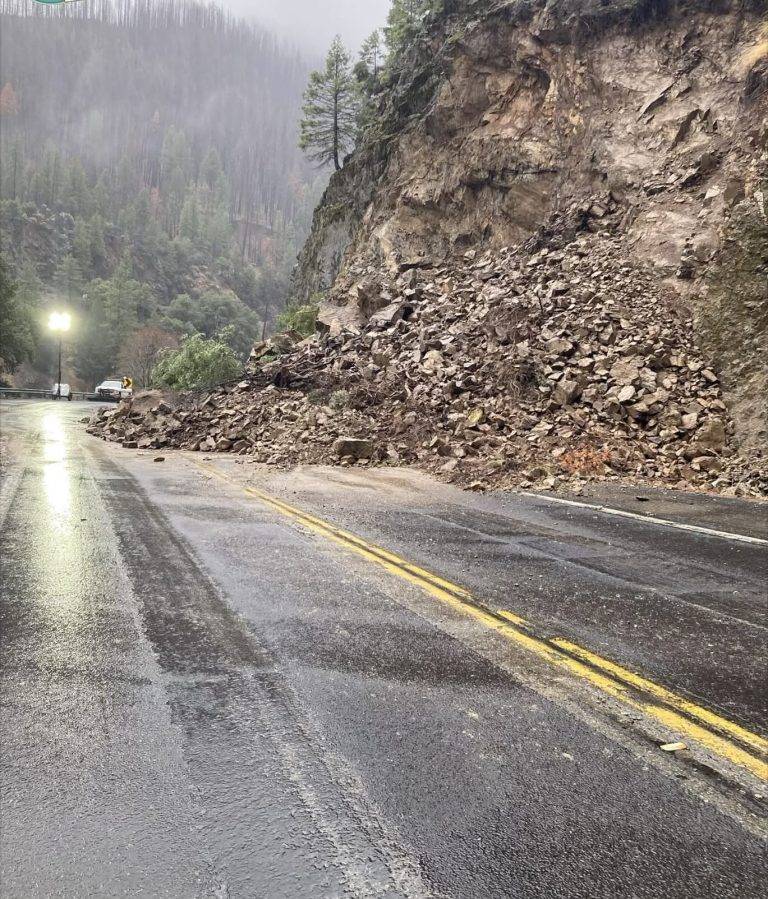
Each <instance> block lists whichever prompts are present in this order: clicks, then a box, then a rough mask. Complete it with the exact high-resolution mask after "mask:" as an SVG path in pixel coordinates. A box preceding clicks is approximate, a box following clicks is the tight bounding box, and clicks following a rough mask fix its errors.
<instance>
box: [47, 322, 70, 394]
mask: <svg viewBox="0 0 768 899" xmlns="http://www.w3.org/2000/svg"><path fill="white" fill-rule="evenodd" d="M71 324H72V317H71V316H70V314H69V313H68V312H52V313H51V317H50V318H49V319H48V327H49V328H50V329H51V331H53V333H54V334H58V335H59V376H58V378H57V379H56V399H57V400H58V399H60V398H61V341H62V338H63V337H64V334H65V332H66V331H69V327H70V325H71Z"/></svg>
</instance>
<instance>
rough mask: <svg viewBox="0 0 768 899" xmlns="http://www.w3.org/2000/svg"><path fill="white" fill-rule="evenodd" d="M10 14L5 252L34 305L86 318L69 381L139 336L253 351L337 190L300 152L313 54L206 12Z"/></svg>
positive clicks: (9, 9) (1, 117)
mask: <svg viewBox="0 0 768 899" xmlns="http://www.w3.org/2000/svg"><path fill="white" fill-rule="evenodd" d="M0 13H1V16H0V26H1V28H0V30H1V33H2V38H1V40H2V44H1V45H0V51H1V53H0V85H1V86H2V93H1V94H0V153H1V158H2V194H1V196H2V203H3V206H2V227H3V254H4V256H5V257H6V258H7V259H8V260H9V261H10V262H11V264H12V268H13V274H14V276H15V278H16V280H17V281H19V282H20V283H21V286H22V290H23V294H24V297H25V300H24V301H25V302H26V303H28V304H29V303H35V302H37V303H38V305H39V306H40V307H41V309H42V307H43V306H44V305H46V304H49V303H56V304H59V305H61V304H64V305H68V306H69V307H70V308H71V309H72V311H73V313H74V314H75V315H76V317H77V318H78V322H77V326H76V328H74V329H73V346H72V348H71V349H72V354H71V359H68V361H69V362H71V363H72V369H71V370H70V374H69V375H68V376H69V377H73V378H77V379H80V380H81V382H82V383H83V384H84V386H92V383H91V382H92V381H93V380H94V379H99V378H100V377H102V376H103V375H104V374H106V373H108V372H109V371H115V370H116V369H117V367H118V364H119V359H120V356H121V353H122V350H123V348H124V346H125V345H126V344H127V343H129V342H130V338H131V335H132V334H133V333H134V332H135V331H136V329H138V328H141V327H159V328H161V329H163V330H165V331H167V332H169V333H171V334H175V335H178V336H181V335H183V334H185V333H189V332H191V331H201V332H203V333H204V334H206V335H208V336H211V335H212V334H214V333H216V332H218V331H220V330H221V329H222V328H224V327H226V326H233V327H234V333H235V335H236V336H234V337H231V338H230V342H231V343H232V344H233V347H234V348H235V349H236V350H237V352H238V353H239V354H241V355H243V354H247V352H248V349H249V347H250V345H251V344H252V342H253V341H254V340H255V339H257V338H258V337H259V336H260V335H261V334H262V332H263V330H264V327H265V326H266V327H269V325H270V323H271V322H273V321H274V320H275V318H276V316H277V314H278V313H279V311H280V309H281V307H282V304H283V302H284V299H285V294H286V284H287V276H288V273H289V271H290V269H291V266H292V265H293V260H294V259H295V255H296V252H297V250H298V248H299V246H300V245H301V241H302V239H303V237H304V234H305V233H306V231H307V229H308V225H309V221H310V218H311V212H312V208H313V206H314V204H315V202H316V198H317V196H318V193H319V190H320V189H321V186H322V184H323V183H324V176H323V175H322V174H321V173H318V172H317V171H315V170H313V169H312V168H311V167H309V166H308V165H307V164H306V163H305V161H304V159H303V157H302V156H301V154H300V152H299V150H298V149H297V146H296V144H297V119H298V116H299V109H300V105H301V95H302V91H303V88H304V84H305V82H306V78H307V73H308V66H307V64H306V63H305V61H304V60H303V59H302V58H301V57H300V55H299V54H298V53H297V52H296V51H295V50H293V49H291V48H290V47H287V46H285V45H283V44H281V43H280V42H278V41H277V40H276V39H275V38H274V37H273V36H271V35H270V34H269V33H268V32H266V31H264V30H261V29H260V28H258V27H256V26H255V25H251V24H246V23H244V22H242V21H239V20H235V19H233V18H231V17H230V16H228V15H226V14H225V13H223V12H222V11H221V10H220V9H218V8H217V7H215V6H207V5H201V4H197V3H184V4H179V3H176V2H173V0H130V2H124V3H119V4H113V3H110V2H107V0H105V2H103V3H88V4H82V5H79V4H78V5H73V6H72V7H68V8H65V9H47V10H46V9H45V8H43V7H38V6H37V5H36V4H28V3H26V2H21V0H3V2H2V3H0ZM126 285H127V286H126ZM46 297H47V298H48V299H46ZM122 307H127V308H125V309H123V308H122ZM44 350H45V348H43V355H42V357H41V359H40V360H39V365H38V368H40V369H42V370H47V369H49V368H50V365H49V364H48V363H49V360H46V358H45V352H44ZM30 377H31V378H33V379H34V377H35V375H34V373H32V374H30ZM45 380H47V376H46V378H45Z"/></svg>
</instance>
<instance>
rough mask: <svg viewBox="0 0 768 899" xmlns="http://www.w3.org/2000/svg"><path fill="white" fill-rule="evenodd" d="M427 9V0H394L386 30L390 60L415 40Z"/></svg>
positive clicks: (385, 35)
mask: <svg viewBox="0 0 768 899" xmlns="http://www.w3.org/2000/svg"><path fill="white" fill-rule="evenodd" d="M426 9H427V0H392V8H391V9H390V11H389V16H388V17H387V24H386V26H385V28H384V37H385V39H386V42H387V50H388V51H389V59H390V60H391V59H392V58H394V57H396V56H397V55H398V54H399V53H400V52H401V50H402V49H403V47H405V46H406V45H407V44H408V43H410V41H411V40H413V37H414V36H415V34H416V33H417V31H418V30H419V26H420V24H421V19H422V16H423V15H424V13H425V11H426Z"/></svg>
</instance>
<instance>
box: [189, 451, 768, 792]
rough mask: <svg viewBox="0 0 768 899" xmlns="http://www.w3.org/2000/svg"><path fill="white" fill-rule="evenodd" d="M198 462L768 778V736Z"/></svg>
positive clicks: (668, 726) (555, 663)
mask: <svg viewBox="0 0 768 899" xmlns="http://www.w3.org/2000/svg"><path fill="white" fill-rule="evenodd" d="M194 464H195V465H196V466H197V467H198V468H199V469H200V470H202V471H205V472H207V473H209V474H211V475H213V476H215V477H217V478H219V479H220V480H222V481H225V482H226V483H228V484H230V485H232V486H234V487H237V488H239V489H241V490H243V491H244V492H245V493H246V494H248V495H249V496H252V497H254V498H256V499H258V500H259V501H260V502H262V503H263V504H264V505H265V506H268V507H269V508H271V509H274V510H275V511H276V512H279V513H280V514H281V515H285V516H287V517H288V518H291V519H293V520H294V521H296V522H298V523H299V524H301V525H303V526H304V527H305V528H307V529H309V530H311V531H313V532H314V533H316V534H319V535H320V536H322V537H324V538H326V539H328V540H330V541H332V542H333V543H337V544H339V545H340V546H343V547H344V548H345V549H347V550H349V551H351V552H353V553H355V554H356V555H358V556H360V557H362V558H363V559H366V560H367V561H369V562H373V563H374V564H376V565H379V566H380V567H382V568H384V569H385V570H386V571H388V572H389V573H390V574H393V575H395V576H396V577H398V578H400V579H401V580H404V581H407V582H408V583H410V584H413V585H414V586H416V587H419V588H420V589H421V590H423V591H425V592H426V593H428V594H429V595H430V596H433V597H434V598H435V599H438V600H440V602H442V603H443V604H445V605H447V606H450V607H451V608H453V609H455V610H457V611H459V612H461V613H463V614H465V615H468V616H469V617H471V618H474V619H475V620H476V621H479V622H481V623H482V624H483V625H485V626H486V627H487V628H488V629H489V630H492V631H494V632H495V633H497V634H499V635H500V636H502V637H504V638H506V639H508V640H510V641H511V642H513V643H516V644H517V645H518V646H521V647H522V648H524V649H526V650H528V651H530V652H532V653H534V654H535V655H537V656H538V657H539V658H541V659H544V660H545V661H546V662H548V663H549V664H550V665H552V666H554V667H555V668H558V669H561V670H565V671H567V672H568V673H569V674H571V675H573V676H575V677H577V678H579V679H581V680H583V681H586V682H587V683H588V684H589V685H590V686H591V687H593V688H595V689H597V690H599V691H600V692H602V693H605V694H608V695H610V696H611V697H613V699H615V700H618V701H619V702H620V703H622V704H624V705H626V706H629V707H630V708H632V709H633V710H634V711H639V712H641V713H643V714H644V715H647V716H649V717H651V718H653V719H655V720H656V721H657V722H659V723H661V724H662V725H663V726H664V728H665V729H668V730H669V731H672V732H673V733H675V734H676V735H679V736H681V737H686V738H688V739H690V740H692V741H694V742H696V743H698V744H699V745H700V746H702V747H704V748H706V749H707V750H709V751H710V752H711V753H713V754H715V755H717V756H720V757H721V758H723V759H726V760H727V761H728V762H730V763H732V764H734V765H737V766H739V767H741V768H744V769H746V770H747V771H749V772H750V773H751V774H753V775H755V776H756V777H758V778H759V779H760V780H763V781H768V761H766V759H767V758H768V740H765V739H763V738H762V737H760V736H759V735H758V734H754V733H752V732H751V731H748V730H746V729H745V728H743V727H741V726H740V725H738V724H735V723H734V722H732V721H729V720H728V719H727V718H723V717H721V716H720V715H717V714H715V713H714V712H712V711H710V710H709V709H705V708H702V707H701V706H699V705H696V704H695V703H693V702H690V701H689V700H687V699H685V698H684V697H682V696H678V695H677V694H676V693H673V692H672V691H671V690H668V689H666V687H662V686H660V685H659V684H656V683H654V682H653V681H649V680H647V679H646V678H644V677H640V676H639V675H637V674H635V673H634V672H632V671H629V670H627V669H626V668H622V667H621V666H620V665H617V664H616V663H615V662H611V661H609V660H608V659H604V658H602V656H599V655H597V654H596V653H593V652H590V651H589V650H587V649H584V648H583V647H581V646H579V645H578V644H576V643H573V642H571V641H570V640H565V639H560V638H556V639H550V638H548V637H543V636H540V635H537V634H536V633H535V630H534V628H533V627H532V626H531V625H530V624H529V623H528V622H527V621H526V620H525V619H524V618H521V617H520V616H519V615H515V614H514V613H512V612H508V611H496V610H494V609H491V608H489V607H487V606H485V605H484V604H483V603H481V602H480V601H479V600H477V599H475V598H474V597H473V596H472V594H471V593H470V592H469V591H467V590H465V589H464V588H463V587H459V586H458V585H457V584H453V583H451V582H450V581H448V580H445V578H441V577H439V576H438V575H436V574H433V573H432V572H430V571H426V570H425V569H423V568H420V567H419V566H418V565H414V564H413V563H411V562H408V561H407V560H406V559H403V558H401V557H400V556H398V555H396V554H395V553H392V552H389V550H386V549H383V548H382V547H380V546H376V545H375V544H373V543H370V542H368V541H367V540H364V539H363V538H362V537H358V536H357V535H355V534H351V533H350V532H349V531H345V530H342V529H341V528H338V527H336V526H335V525H333V524H331V523H330V522H327V521H324V520H323V519H321V518H317V517H316V516H315V515H311V514H310V513H309V512H305V511H304V510H303V509H298V508H296V507H295V506H291V505H289V504H288V503H286V502H284V501H283V500H281V499H278V498H277V497H275V496H271V495H270V494H268V493H265V492H264V491H263V490H258V489H256V488H255V487H243V486H242V485H240V484H238V483H237V482H236V481H235V480H233V479H232V478H230V477H228V476H227V475H225V474H223V473H222V472H221V471H218V470H217V469H215V468H213V466H211V465H202V464H200V463H198V462H194Z"/></svg>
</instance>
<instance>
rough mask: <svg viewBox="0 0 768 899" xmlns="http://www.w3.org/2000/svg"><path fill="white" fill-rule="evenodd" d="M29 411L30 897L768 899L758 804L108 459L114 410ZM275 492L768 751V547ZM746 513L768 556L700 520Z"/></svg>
mask: <svg viewBox="0 0 768 899" xmlns="http://www.w3.org/2000/svg"><path fill="white" fill-rule="evenodd" d="M1 411H2V429H3V433H4V435H6V436H7V437H9V438H10V439H11V450H10V458H11V462H12V464H11V465H10V466H9V467H8V469H7V470H6V472H5V475H4V478H3V487H2V494H0V521H2V536H1V537H0V560H2V604H1V605H0V616H1V617H0V625H1V626H2V645H1V647H0V649H1V652H0V670H2V678H3V681H2V702H3V710H2V780H1V782H0V785H1V786H2V793H1V795H0V802H1V810H2V822H1V832H0V866H1V867H0V875H1V879H0V890H1V894H2V896H4V897H5V896H8V897H37V896H40V897H47V896H66V897H70V896H78V897H79V896H83V897H85V896H89V897H90V896H135V895H145V896H173V897H197V896H200V897H233V899H234V897H305V896H306V897H326V896H327V897H335V896H387V897H395V896H450V897H468V899H470V897H471V899H475V897H485V896H489V897H497V896H498V897H506V896H514V897H518V896H520V897H538V896H547V897H550V896H551V897H561V896H562V897H587V896H589V897H609V896H610V897H613V896H616V897H618V896H622V897H623V896H632V897H635V896H636V897H645V896H648V897H657V896H661V895H663V896H665V897H678V896H679V897H689V896H696V897H698V896H702V897H704V896H706V897H719V896H734V897H737V896H738V897H745V896H746V897H751V896H761V895H764V894H765V891H766V888H767V887H768V878H767V877H766V874H765V866H764V865H765V842H764V840H763V839H762V838H761V834H760V831H761V822H760V817H759V804H758V803H759V799H760V791H759V789H758V790H757V791H756V792H755V791H754V790H753V791H752V792H750V791H749V790H746V791H745V790H744V789H743V788H741V787H739V786H738V785H736V784H732V783H729V782H727V781H726V780H724V779H723V778H722V777H720V776H719V775H718V773H717V771H710V772H707V771H702V770H700V769H698V768H696V767H695V766H692V765H689V764H686V763H685V762H684V761H678V760H677V759H675V758H669V757H667V756H666V755H665V754H663V753H660V752H659V751H658V749H657V747H656V745H654V743H653V742H652V741H649V740H648V738H647V734H644V733H643V732H642V731H641V730H637V731H636V730H635V728H633V726H632V725H631V723H629V724H627V723H626V722H625V723H624V725H623V726H622V725H620V724H618V723H617V722H616V720H614V719H612V718H611V717H610V716H608V715H604V714H603V713H602V711H601V708H600V704H599V702H596V703H594V704H590V703H586V704H585V703H584V702H583V701H582V698H580V697H577V696H576V695H575V694H574V697H573V698H572V699H571V698H570V697H569V696H568V695H564V690H565V694H567V688H564V687H563V685H562V684H554V685H553V684H550V683H548V682H547V680H546V676H545V675H544V674H542V673H541V672H539V671H538V669H537V668H536V665H535V664H534V663H533V662H531V661H530V660H529V659H528V658H527V657H526V656H525V655H524V654H522V653H519V652H518V653H516V652H515V651H514V650H513V649H511V648H509V647H502V646H499V645H498V641H495V639H494V637H493V635H487V634H485V633H483V632H482V629H479V628H478V627H476V626H475V625H473V624H472V623H471V622H467V621H466V620H464V619H463V618H462V617H461V616H460V615H458V614H457V613H455V612H451V611H450V610H446V609H443V608H439V607H438V606H436V605H435V604H434V603H433V602H432V601H430V600H429V599H428V598H426V597H424V596H423V595H422V594H421V593H420V591H418V590H417V589H416V588H414V587H411V586H409V585H407V584H404V583H402V582H401V581H398V580H397V579H395V578H393V577H391V576H389V575H387V574H386V573H385V572H383V571H381V570H379V569H376V568H374V567H372V566H370V565H368V564H366V563H365V562H364V561H362V560H360V559H356V558H354V557H352V556H350V555H349V554H347V553H345V552H344V551H343V550H342V549H340V548H339V547H337V546H334V545H332V544H328V543H326V542H324V541H323V540H321V539H319V538H318V537H317V536H316V535H313V534H311V533H309V532H308V531H306V530H303V529H301V528H297V527H296V526H295V525H293V524H292V523H291V522H289V521H287V520H286V519H284V518H281V517H279V516H278V515H277V514H276V513H275V512H273V511H270V510H269V509H267V508H265V507H264V506H263V505H261V504H259V503H258V502H256V501H254V500H253V498H250V497H247V496H245V495H244V494H243V493H242V492H241V491H239V490H237V489H236V488H230V487H228V486H227V485H222V484H221V483H220V482H219V481H218V480H216V479H215V478H212V477H210V476H206V475H204V474H201V473H200V471H199V469H197V468H196V467H194V466H193V465H191V464H190V463H188V462H187V461H186V460H183V459H176V458H173V457H168V458H167V460H166V462H163V463H154V462H153V461H152V458H153V455H152V454H149V455H146V454H142V455H140V454H137V453H136V452H129V451H124V450H121V449H120V448H115V447H107V446H105V445H103V444H101V443H100V442H98V441H96V440H94V439H93V438H89V437H87V436H86V435H85V434H84V433H83V430H82V426H81V425H80V424H79V423H78V419H79V417H80V416H82V415H83V414H87V412H88V407H84V406H80V405H79V404H76V403H71V404H54V403H50V402H42V401H41V402H37V403H7V404H3V406H2V410H1ZM214 464H216V465H221V466H222V468H223V469H224V470H226V471H227V472H228V473H229V474H230V475H231V476H233V477H240V478H243V479H244V478H246V477H252V476H253V472H251V471H245V469H244V467H242V466H236V465H235V463H234V462H233V461H232V460H219V459H216V460H214ZM257 478H260V479H261V483H263V484H264V485H266V486H267V487H268V488H269V489H270V490H271V491H273V492H276V493H280V494H281V495H283V496H286V497H288V498H290V501H291V502H292V503H294V504H296V505H300V506H302V507H304V508H307V509H313V510H314V511H315V512H316V513H318V514H320V515H322V516H323V517H324V518H326V519H329V520H333V521H334V522H336V523H338V524H340V525H343V526H345V527H347V528H348V529H350V530H352V531H355V532H356V533H358V534H361V535H362V536H364V537H367V538H369V539H372V540H375V541H376V542H377V543H379V544H381V545H385V546H387V547H388V548H390V549H392V550H394V551H396V552H398V553H401V554H402V555H404V556H405V557H406V558H408V559H412V560H414V561H416V562H418V563H420V564H422V565H425V566H426V567H429V568H430V569H431V570H433V571H437V572H439V573H440V574H442V575H444V576H445V577H449V578H451V579H452V580H455V581H458V582H459V583H460V584H463V585H465V586H467V587H469V588H471V589H472V590H473V591H475V592H476V593H477V594H478V595H481V596H483V598H484V599H485V600H487V601H488V603H489V604H493V605H494V606H495V607H498V608H506V609H509V610H511V611H514V612H516V613H518V614H522V615H525V616H526V617H528V618H530V619H531V620H535V621H536V622H537V623H538V624H540V626H541V627H542V628H543V629H544V630H545V631H547V632H551V633H552V634H558V635H560V636H566V637H569V638H570V639H574V640H578V642H580V643H581V644H582V645H583V646H586V647H588V648H589V649H591V650H593V651H597V652H600V653H602V654H603V655H605V656H607V657H609V658H611V659H613V660H615V661H617V662H619V663H621V664H623V665H626V666H628V667H630V668H632V669H633V670H635V671H639V672H641V673H642V674H644V675H645V676H646V677H649V678H652V679H653V680H655V681H657V682H659V683H661V684H663V685H665V686H667V687H669V688H671V689H674V690H675V691H678V692H679V693H681V694H682V695H684V696H686V697H690V698H692V699H695V700H696V701H698V702H701V703H702V704H704V705H706V706H707V708H711V709H713V710H715V711H718V712H720V713H721V714H723V715H726V716H727V717H728V718H729V719H730V720H733V721H735V722H738V723H741V724H743V725H745V726H747V727H749V728H751V730H752V731H753V732H755V733H758V734H760V733H763V734H764V733H765V722H766V715H765V711H766V710H765V702H766V690H765V686H766V678H765V676H766V650H765V643H766V641H765V629H766V617H765V615H766V567H765V566H766V558H767V557H768V554H767V550H766V547H764V546H761V545H750V544H745V543H737V542H731V541H727V540H722V539H714V538H711V537H707V536H704V535H701V534H696V533H686V532H683V531H674V530H670V529H664V528H658V527H655V526H651V525H649V524H646V523H643V522H637V521H634V520H628V519H621V520H620V519H611V518H609V517H606V516H601V515H600V514H597V513H592V512H589V511H588V510H578V509H573V508H569V507H556V506H552V505H548V504H547V502H546V501H545V500H539V499H525V498H513V497H509V498H501V499H499V498H491V497H478V496H473V495H467V494H459V493H458V492H456V491H452V490H450V489H449V488H445V487H441V486H439V485H434V484H432V483H431V482H427V481H425V480H424V479H422V478H420V477H419V476H414V477H411V476H410V475H408V474H407V473H401V472H383V473H366V472H357V471H354V472H352V471H350V472H345V471H337V472H330V473H328V472H321V473H317V472H307V473H299V474H297V473H292V474H290V475H274V474H273V475H263V474H261V475H257ZM667 512H668V513H669V514H670V515H673V514H675V510H674V509H671V510H670V509H667ZM720 512H722V520H724V521H727V522H728V525H729V527H728V528H723V529H724V530H725V529H731V530H736V529H738V527H739V525H742V526H743V530H742V532H743V533H747V532H749V531H750V530H751V531H753V532H755V533H757V532H758V531H759V530H760V529H761V528H762V527H763V523H762V520H761V519H762V509H761V508H759V507H755V506H747V505H746V504H722V505H721V506H718V507H717V508H715V507H712V508H711V509H707V510H706V515H704V514H703V511H702V507H701V506H696V504H693V505H692V506H691V507H690V508H689V509H684V510H683V511H682V512H680V516H679V517H680V520H687V521H701V520H702V517H703V518H704V519H705V522H706V521H712V520H716V519H717V515H718V514H719V513H720ZM758 519H760V520H758ZM712 526H717V525H716V524H714V525H712Z"/></svg>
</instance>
